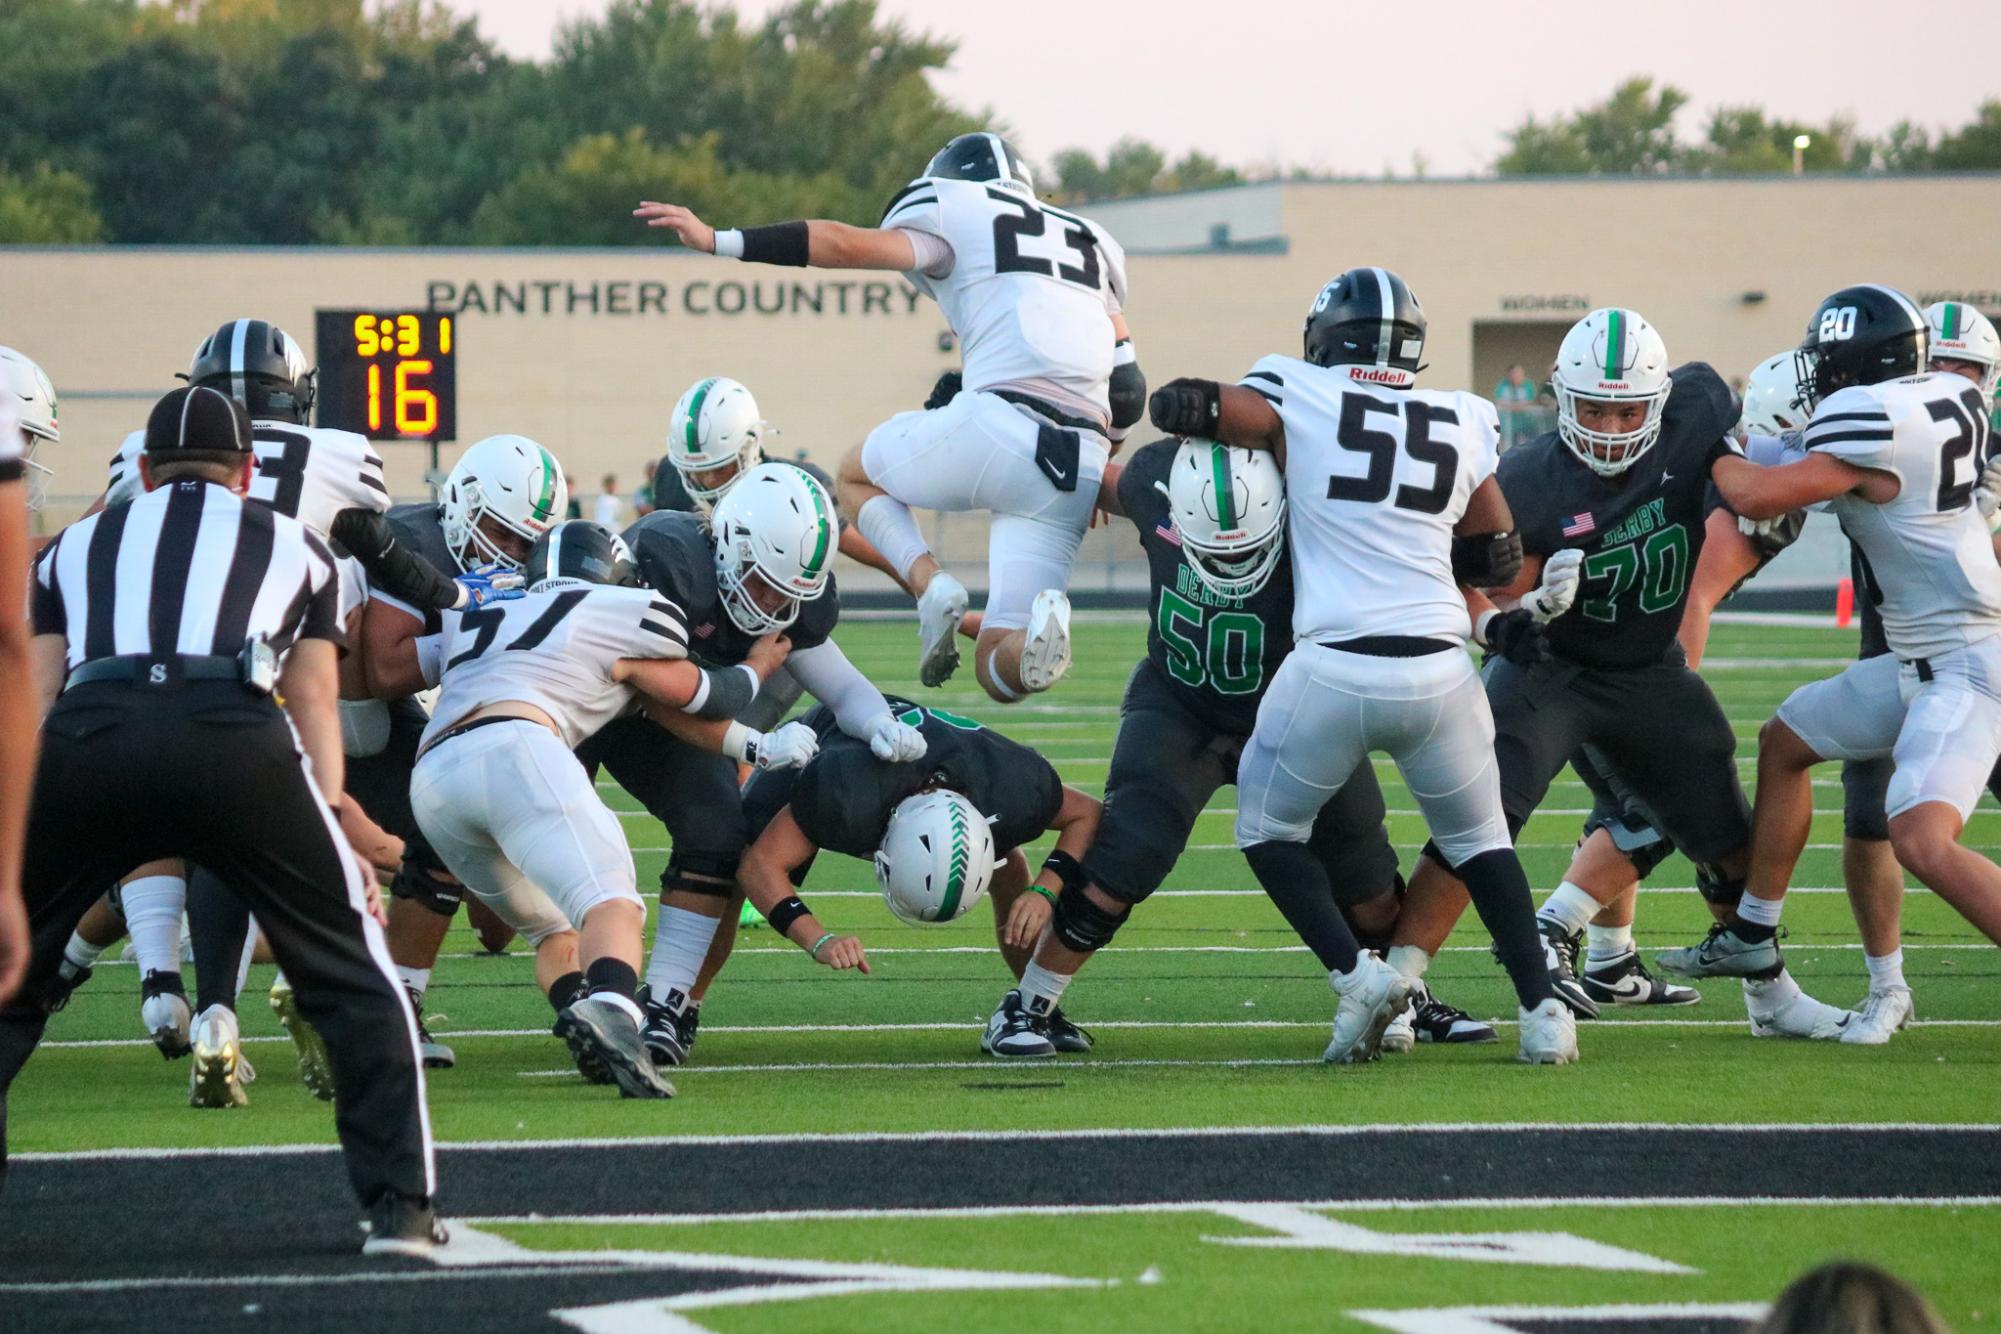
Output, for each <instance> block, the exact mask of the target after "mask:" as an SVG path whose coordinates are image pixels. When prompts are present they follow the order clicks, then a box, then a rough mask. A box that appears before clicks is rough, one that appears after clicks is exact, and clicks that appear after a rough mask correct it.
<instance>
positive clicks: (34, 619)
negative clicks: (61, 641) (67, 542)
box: [28, 537, 69, 635]
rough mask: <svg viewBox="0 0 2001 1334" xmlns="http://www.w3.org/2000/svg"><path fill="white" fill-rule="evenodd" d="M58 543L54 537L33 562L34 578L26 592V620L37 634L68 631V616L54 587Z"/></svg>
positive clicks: (61, 596) (65, 632) (59, 594)
mask: <svg viewBox="0 0 2001 1334" xmlns="http://www.w3.org/2000/svg"><path fill="white" fill-rule="evenodd" d="M61 544H62V539H61V538H60V537H58V538H57V539H56V540H55V541H54V542H51V543H49V545H48V546H47V547H46V548H45V549H44V550H43V551H42V554H41V555H40V556H39V557H38V558H37V559H36V561H35V577H34V581H33V582H32V584H31V585H30V586H29V589H28V594H29V599H28V618H29V622H30V624H31V625H32V626H33V629H34V632H35V633H36V634H38V635H60V634H67V633H68V632H69V614H68V612H67V611H66V610H65V609H64V607H63V594H62V589H61V588H59V587H58V586H57V585H56V548H57V547H58V546H60V545H61Z"/></svg>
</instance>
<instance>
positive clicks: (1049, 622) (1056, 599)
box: [1020, 588, 1070, 691]
mask: <svg viewBox="0 0 2001 1334" xmlns="http://www.w3.org/2000/svg"><path fill="white" fill-rule="evenodd" d="M1069 670H1070V599H1069V598H1067V597H1065V596H1064V595H1063V591H1062V590H1061V589H1056V588H1045V589H1043V590H1042V591H1041V592H1040V593H1037V594H1036V595H1035V604H1034V605H1033V606H1031V607H1030V608H1029V609H1028V637H1027V638H1026V639H1024V640H1023V641H1022V645H1021V667H1020V671H1021V688H1022V689H1023V690H1028V691H1042V690H1047V689H1049V687H1051V686H1053V685H1055V684H1056V683H1057V682H1058V681H1061V680H1062V679H1063V673H1065V672H1067V671H1069Z"/></svg>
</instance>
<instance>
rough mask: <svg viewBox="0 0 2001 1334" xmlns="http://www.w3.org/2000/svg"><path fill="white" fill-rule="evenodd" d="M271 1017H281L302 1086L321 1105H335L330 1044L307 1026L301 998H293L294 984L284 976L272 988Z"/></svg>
mask: <svg viewBox="0 0 2001 1334" xmlns="http://www.w3.org/2000/svg"><path fill="white" fill-rule="evenodd" d="M271 1013H273V1014H275V1015H277V1016H278V1022H279V1023H280V1024H281V1025H283V1027H284V1029H285V1033H286V1036H288V1037H290V1038H291V1039H292V1050H293V1052H294V1053H296V1054H297V1056H298V1058H299V1082H300V1083H302V1084H304V1085H305V1086H306V1088H307V1090H308V1091H309V1092H311V1093H312V1095H313V1096H314V1097H315V1098H318V1099H319V1100H320V1101H321V1102H332V1101H333V1096H334V1081H333V1063H332V1062H331V1061H329V1060H328V1059H327V1044H326V1040H325V1039H324V1038H322V1037H321V1036H320V1031H319V1030H318V1029H317V1028H314V1027H313V1026H312V1024H311V1023H309V1022H307V1020H306V1016H305V1014H304V1013H303V1012H301V1011H300V1009H299V998H298V997H297V996H295V995H293V994H292V984H291V982H289V981H287V980H286V977H285V975H284V974H283V973H280V974H278V978H277V980H276V981H274V982H273V983H272V984H271Z"/></svg>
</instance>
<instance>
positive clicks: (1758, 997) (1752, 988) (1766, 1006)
mask: <svg viewBox="0 0 2001 1334" xmlns="http://www.w3.org/2000/svg"><path fill="white" fill-rule="evenodd" d="M1799 994H1800V984H1799V983H1797V982H1795V981H1793V975H1792V974H1791V973H1789V972H1787V971H1786V970H1785V969H1784V968H1781V969H1779V973H1778V976H1777V977H1767V978H1761V979H1753V978H1748V977H1747V978H1745V979H1744V1006H1745V1008H1746V1009H1748V1010H1751V1011H1752V1012H1754V1013H1757V1014H1771V1013H1773V1012H1774V1011H1776V1010H1777V1009H1778V1008H1779V1007H1780V1006H1781V1005H1784V1004H1785V1003H1786V1002H1787V1001H1789V1000H1792V999H1793V998H1795V997H1796V996H1798V995H1799Z"/></svg>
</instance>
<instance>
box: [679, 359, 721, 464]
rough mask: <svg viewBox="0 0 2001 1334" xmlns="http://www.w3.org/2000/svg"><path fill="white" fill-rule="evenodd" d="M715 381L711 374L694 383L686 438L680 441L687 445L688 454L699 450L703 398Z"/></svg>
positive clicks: (689, 405)
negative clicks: (693, 394) (693, 395)
mask: <svg viewBox="0 0 2001 1334" xmlns="http://www.w3.org/2000/svg"><path fill="white" fill-rule="evenodd" d="M715 383H716V378H715V377H714V376H713V375H712V376H710V377H709V378H708V379H706V380H704V381H702V382H701V383H700V384H698V385H696V386H695V397H694V400H693V401H692V402H690V403H689V404H688V430H687V433H686V438H685V439H684V440H683V441H682V443H683V444H684V445H686V446H687V448H688V452H689V453H690V454H693V453H697V452H698V451H700V449H701V447H702V445H701V429H700V428H701V421H702V403H703V402H704V400H706V399H707V398H708V396H709V390H710V389H712V388H714V387H715Z"/></svg>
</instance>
